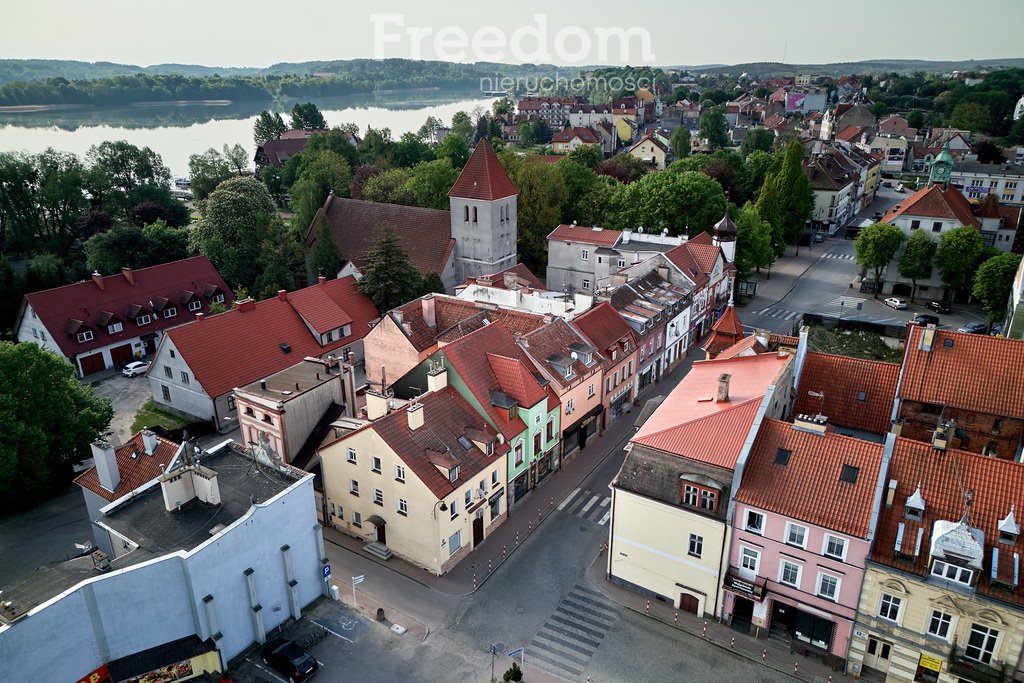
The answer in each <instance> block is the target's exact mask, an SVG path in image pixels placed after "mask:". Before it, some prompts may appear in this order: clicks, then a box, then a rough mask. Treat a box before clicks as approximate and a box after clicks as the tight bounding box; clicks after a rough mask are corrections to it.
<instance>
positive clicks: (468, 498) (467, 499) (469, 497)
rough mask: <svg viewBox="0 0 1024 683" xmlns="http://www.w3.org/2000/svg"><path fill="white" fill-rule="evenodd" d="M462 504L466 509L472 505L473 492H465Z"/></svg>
mask: <svg viewBox="0 0 1024 683" xmlns="http://www.w3.org/2000/svg"><path fill="white" fill-rule="evenodd" d="M463 504H464V505H465V506H466V507H467V508H468V507H469V506H470V505H472V504H473V492H472V491H466V495H465V496H464V498H463Z"/></svg>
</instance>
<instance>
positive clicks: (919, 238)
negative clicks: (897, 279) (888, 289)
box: [897, 230, 938, 303]
mask: <svg viewBox="0 0 1024 683" xmlns="http://www.w3.org/2000/svg"><path fill="white" fill-rule="evenodd" d="M937 246H938V245H936V244H935V241H934V240H932V236H931V235H929V234H928V233H927V232H925V231H924V230H914V231H913V232H911V233H910V239H909V240H907V248H906V249H905V250H904V251H903V256H901V257H900V261H899V263H898V264H897V265H898V266H899V269H900V275H902V276H903V277H905V278H907V279H909V280H910V282H911V283H912V284H913V286H912V287H911V289H910V301H911V303H913V301H914V297H915V296H916V295H917V281H918V280H922V279H924V278H926V277H928V276H929V275H931V273H932V262H933V261H934V260H935V250H936V248H937Z"/></svg>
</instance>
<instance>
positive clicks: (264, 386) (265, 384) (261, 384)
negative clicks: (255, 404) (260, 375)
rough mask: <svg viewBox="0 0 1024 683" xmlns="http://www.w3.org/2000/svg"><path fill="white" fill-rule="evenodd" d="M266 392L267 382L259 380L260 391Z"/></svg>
mask: <svg viewBox="0 0 1024 683" xmlns="http://www.w3.org/2000/svg"><path fill="white" fill-rule="evenodd" d="M266 390H267V380H265V379H261V380H260V391H266Z"/></svg>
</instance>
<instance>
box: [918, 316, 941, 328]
mask: <svg viewBox="0 0 1024 683" xmlns="http://www.w3.org/2000/svg"><path fill="white" fill-rule="evenodd" d="M914 324H915V325H920V326H922V327H924V326H925V325H938V324H939V316H937V315H929V314H928V313H918V314H917V315H915V316H914Z"/></svg>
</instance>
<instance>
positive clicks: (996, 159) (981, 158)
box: [974, 140, 1006, 164]
mask: <svg viewBox="0 0 1024 683" xmlns="http://www.w3.org/2000/svg"><path fill="white" fill-rule="evenodd" d="M974 151H975V153H976V154H977V155H978V163H979V164H1001V163H1003V162H1005V161H1006V155H1005V154H1003V150H1002V148H1001V147H1000V146H999V145H997V144H996V143H994V142H992V141H991V140H982V141H981V142H979V143H978V144H977V145H975V146H974Z"/></svg>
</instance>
